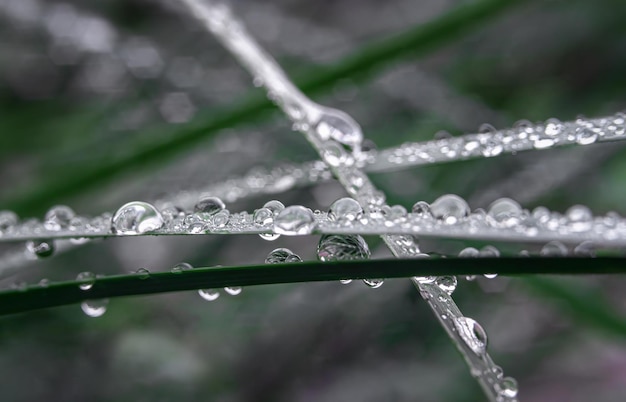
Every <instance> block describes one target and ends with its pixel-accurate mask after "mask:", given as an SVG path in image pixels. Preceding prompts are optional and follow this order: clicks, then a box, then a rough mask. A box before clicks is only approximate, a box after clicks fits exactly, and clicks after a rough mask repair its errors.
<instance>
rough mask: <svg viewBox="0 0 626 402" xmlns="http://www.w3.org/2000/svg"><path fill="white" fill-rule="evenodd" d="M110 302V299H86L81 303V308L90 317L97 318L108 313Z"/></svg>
mask: <svg viewBox="0 0 626 402" xmlns="http://www.w3.org/2000/svg"><path fill="white" fill-rule="evenodd" d="M108 304H109V299H94V300H85V301H84V302H82V303H81V304H80V308H81V309H82V310H83V313H85V314H86V315H88V316H89V317H93V318H97V317H100V316H102V315H103V314H104V313H106V311H107V305H108Z"/></svg>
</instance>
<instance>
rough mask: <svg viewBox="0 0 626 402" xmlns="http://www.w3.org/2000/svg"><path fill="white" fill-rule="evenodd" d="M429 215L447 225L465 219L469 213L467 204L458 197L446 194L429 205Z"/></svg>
mask: <svg viewBox="0 0 626 402" xmlns="http://www.w3.org/2000/svg"><path fill="white" fill-rule="evenodd" d="M430 212H431V214H432V215H433V216H434V217H435V218H437V219H439V220H442V221H443V222H444V223H447V224H454V223H457V222H458V221H459V220H461V219H463V218H465V217H467V216H468V215H469V213H470V208H469V205H467V202H465V200H464V199H463V198H461V197H459V196H458V195H455V194H446V195H442V196H441V197H439V198H437V199H436V200H435V201H434V202H433V203H432V204H431V205H430Z"/></svg>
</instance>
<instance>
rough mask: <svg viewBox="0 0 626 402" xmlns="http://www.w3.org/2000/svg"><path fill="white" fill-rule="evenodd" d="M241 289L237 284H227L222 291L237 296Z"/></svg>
mask: <svg viewBox="0 0 626 402" xmlns="http://www.w3.org/2000/svg"><path fill="white" fill-rule="evenodd" d="M242 290H243V289H242V288H241V287H239V286H227V287H225V288H224V292H226V293H228V294H229V295H231V296H237V295H238V294H240V293H241V291H242Z"/></svg>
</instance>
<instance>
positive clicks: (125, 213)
mask: <svg viewBox="0 0 626 402" xmlns="http://www.w3.org/2000/svg"><path fill="white" fill-rule="evenodd" d="M163 223H164V221H163V217H162V216H161V213H160V212H159V211H158V210H157V209H156V207H155V206H154V205H152V204H149V203H147V202H143V201H132V202H129V203H127V204H124V205H122V206H121V207H120V208H119V209H118V210H117V211H116V212H115V214H114V215H113V218H112V219H111V230H112V231H113V233H120V234H126V235H132V234H141V233H146V232H150V231H153V230H157V229H160V228H161V227H162V226H163Z"/></svg>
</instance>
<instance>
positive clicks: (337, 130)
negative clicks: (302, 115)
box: [315, 109, 363, 150]
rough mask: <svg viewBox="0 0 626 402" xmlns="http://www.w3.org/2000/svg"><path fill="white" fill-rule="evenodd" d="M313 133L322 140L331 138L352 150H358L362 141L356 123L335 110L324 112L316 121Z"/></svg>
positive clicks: (359, 128)
mask: <svg viewBox="0 0 626 402" xmlns="http://www.w3.org/2000/svg"><path fill="white" fill-rule="evenodd" d="M315 131H316V132H317V135H318V136H319V137H320V138H321V139H322V140H328V139H330V138H332V139H333V140H335V141H337V142H339V143H341V144H344V145H347V146H349V147H350V148H352V149H353V150H360V146H361V142H362V141H363V133H362V132H361V127H360V126H359V125H358V123H357V122H356V121H354V119H353V118H352V117H350V116H348V115H347V114H346V113H344V112H342V111H339V110H335V109H328V110H326V113H324V114H323V115H322V116H321V117H320V119H319V120H318V122H317V125H316V127H315Z"/></svg>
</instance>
